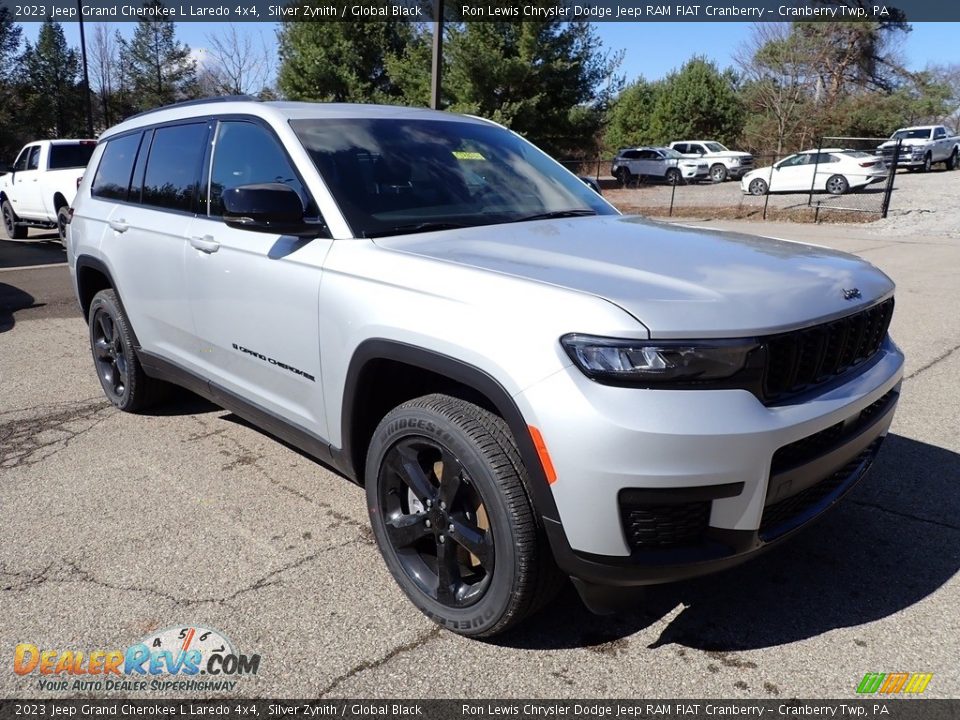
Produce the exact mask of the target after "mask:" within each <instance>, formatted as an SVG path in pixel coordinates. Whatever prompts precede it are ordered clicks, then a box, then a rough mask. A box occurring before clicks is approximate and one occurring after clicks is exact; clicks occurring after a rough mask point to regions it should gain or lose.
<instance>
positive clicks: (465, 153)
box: [453, 150, 486, 160]
mask: <svg viewBox="0 0 960 720" xmlns="http://www.w3.org/2000/svg"><path fill="white" fill-rule="evenodd" d="M453 156H454V157H455V158H456V159H457V160H486V158H485V157H484V156H483V155H481V154H480V153H478V152H474V151H472V150H454V151H453Z"/></svg>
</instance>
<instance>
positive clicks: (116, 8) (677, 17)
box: [0, 0, 960, 22]
mask: <svg viewBox="0 0 960 720" xmlns="http://www.w3.org/2000/svg"><path fill="white" fill-rule="evenodd" d="M440 4H441V3H436V2H435V1H434V0H359V1H356V0H355V1H351V0H303V1H302V2H297V1H292V2H287V1H286V0H235V1H234V2H230V1H229V0H187V1H182V0H162V1H161V3H159V4H157V3H156V2H153V1H152V0H37V1H35V2H27V1H26V0H0V8H6V9H7V10H8V11H9V12H10V16H11V18H12V19H13V20H14V21H15V22H43V21H44V20H45V19H46V18H48V17H50V18H52V19H53V20H55V21H58V22H76V21H77V20H79V19H81V18H82V19H83V20H89V21H93V22H136V21H138V20H141V19H143V18H148V17H163V18H165V19H168V20H173V21H175V22H224V21H229V22H358V21H359V22H363V21H373V22H375V21H383V20H408V21H411V22H431V21H433V20H435V13H436V8H437V7H438V6H439V5H440ZM442 6H443V14H444V17H445V19H446V20H448V21H451V22H490V21H500V22H503V21H506V22H511V21H516V22H521V21H524V20H527V21H530V20H560V21H568V22H571V21H581V20H586V21H590V22H678V21H679V22H792V21H797V20H806V21H817V22H848V21H863V22H873V21H877V20H883V21H893V20H906V21H908V22H944V21H947V22H956V21H960V3H958V2H955V0H896V1H895V4H884V3H883V2H882V1H879V2H878V1H877V0H714V1H712V2H696V3H688V4H683V3H676V2H673V3H656V2H637V1H636V0H444V1H443V3H442Z"/></svg>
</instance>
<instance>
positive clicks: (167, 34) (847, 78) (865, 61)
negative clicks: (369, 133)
mask: <svg viewBox="0 0 960 720" xmlns="http://www.w3.org/2000/svg"><path fill="white" fill-rule="evenodd" d="M306 1H307V2H309V1H310V0H306ZM151 2H152V4H154V5H160V0H151ZM909 31H910V26H909V25H907V24H906V22H904V20H903V18H902V17H896V16H894V17H893V18H892V19H891V20H889V21H884V22H870V23H867V22H857V23H854V22H836V23H832V22H831V23H804V22H797V23H792V24H757V25H755V26H754V29H753V33H752V35H751V37H750V39H749V40H748V41H747V42H746V43H745V44H744V45H743V46H742V47H741V48H740V50H739V52H738V53H737V55H736V63H735V66H734V67H730V68H726V69H723V70H721V69H719V68H718V67H717V66H716V65H715V64H714V63H712V62H710V61H709V60H707V59H706V58H704V57H697V56H695V57H692V58H690V59H689V60H688V61H687V62H686V63H684V64H683V65H682V67H680V68H679V69H677V70H675V71H674V72H671V73H670V74H668V75H667V76H666V77H665V78H663V79H661V80H658V81H654V82H650V81H647V80H645V79H643V78H639V79H637V80H635V81H633V82H632V83H630V84H626V85H625V83H624V81H623V78H622V76H621V75H620V74H619V68H620V64H621V61H622V54H621V53H613V52H610V51H608V50H606V49H605V48H604V47H603V44H602V43H601V41H600V39H599V37H598V35H597V33H596V30H595V27H594V26H593V25H591V24H590V23H587V22H560V21H552V20H544V21H536V22H522V23H518V22H504V23H487V22H484V23H479V22H478V23H449V24H447V26H446V28H445V35H444V55H443V65H444V74H443V85H442V92H441V97H442V99H443V107H444V109H447V110H451V111H454V112H460V113H469V114H474V115H480V116H483V117H487V118H490V119H492V120H495V121H497V122H500V123H502V124H504V125H506V126H508V127H510V128H511V129H513V130H515V131H516V132H518V133H520V134H522V135H524V136H526V137H527V138H529V139H530V140H532V141H533V142H535V143H537V144H538V145H539V146H541V147H542V148H543V149H545V150H546V151H548V152H550V153H552V154H553V155H555V156H557V157H563V158H588V157H596V156H597V155H609V154H611V153H612V152H614V151H615V150H616V149H617V148H621V147H626V146H631V145H640V144H660V143H665V142H667V141H669V140H676V139H684V138H690V139H693V138H702V139H716V140H719V141H720V142H723V143H725V144H728V145H730V146H737V148H738V149H746V150H751V151H753V152H754V153H757V154H768V153H777V154H784V153H786V152H791V151H794V150H797V149H801V148H805V147H810V146H812V145H815V143H816V141H817V138H819V137H820V136H823V135H839V136H871V137H883V136H887V135H888V134H889V133H890V131H891V130H893V129H894V128H895V127H897V126H900V125H905V124H911V123H919V122H940V121H945V122H946V123H947V124H948V125H951V126H955V125H956V123H957V121H958V120H960V116H958V107H960V66H941V67H930V68H927V69H926V70H923V71H920V72H914V71H909V70H907V69H906V67H905V63H904V62H903V61H902V59H901V58H900V55H899V50H898V47H899V43H900V42H901V41H902V38H903V37H904V36H905V34H906V33H908V32H909ZM256 38H257V35H256V34H255V33H240V32H238V31H237V30H236V29H233V28H231V29H228V30H227V31H226V32H224V33H222V34H220V35H212V36H208V37H207V38H206V40H207V42H206V45H207V47H206V48H204V50H203V52H204V53H205V54H206V56H205V57H203V58H202V59H201V60H200V62H198V57H197V53H195V52H191V49H190V48H189V47H188V46H187V45H186V44H184V43H182V42H180V41H179V40H178V39H177V36H176V25H175V24H174V23H173V22H172V21H170V20H168V19H165V18H163V17H162V16H158V17H153V16H151V17H148V18H144V19H142V20H140V21H139V22H138V23H137V24H136V26H135V27H134V29H133V33H132V35H131V36H130V37H124V36H123V35H121V34H120V33H119V32H116V31H114V32H110V31H109V30H108V29H107V26H105V25H102V24H97V25H94V26H93V31H92V33H90V34H89V35H88V64H89V78H90V91H91V98H92V104H93V115H94V129H95V132H99V131H102V130H103V129H105V128H107V127H109V126H111V125H113V124H115V123H117V122H119V121H120V120H122V119H124V118H126V117H129V116H130V115H133V114H135V113H137V112H141V111H144V110H148V109H151V108H155V107H158V106H160V105H165V104H169V103H171V102H176V101H178V100H186V99H193V98H200V97H207V96H215V95H224V94H254V95H257V96H259V97H261V98H264V99H274V98H281V97H282V98H287V99H291V100H310V101H321V102H365V103H369V102H378V103H387V104H403V105H415V106H425V105H427V104H428V103H429V99H430V67H431V39H432V26H431V25H428V24H417V23H408V22H401V21H392V22H391V21H388V22H356V23H347V22H343V23H325V22H287V23H284V24H283V25H281V27H280V30H279V31H278V33H277V38H276V43H275V46H276V50H274V51H271V50H269V49H268V48H267V44H266V42H265V41H264V40H263V38H262V36H259V41H258V40H257V39H256ZM274 52H275V53H276V55H275V56H274V55H273V53H274ZM274 61H276V63H277V71H276V74H275V77H274V72H273V67H274ZM85 135H86V117H85V98H84V86H83V82H82V72H81V67H80V57H79V50H78V49H77V48H72V47H69V46H68V44H67V42H66V39H65V36H64V32H63V28H62V27H61V26H60V25H59V24H58V23H55V22H52V21H50V20H48V21H47V22H45V23H44V24H43V26H42V27H41V28H40V31H39V34H38V36H37V39H36V41H35V42H32V43H31V42H28V41H26V40H25V39H24V37H23V31H22V28H20V27H19V26H18V25H16V24H15V23H14V22H12V19H11V17H10V16H9V12H8V11H7V10H6V9H3V8H0V158H3V159H12V155H13V153H15V152H16V150H17V149H18V148H19V147H20V146H21V145H22V144H23V143H25V142H27V141H30V140H33V139H36V138H38V137H82V136H85Z"/></svg>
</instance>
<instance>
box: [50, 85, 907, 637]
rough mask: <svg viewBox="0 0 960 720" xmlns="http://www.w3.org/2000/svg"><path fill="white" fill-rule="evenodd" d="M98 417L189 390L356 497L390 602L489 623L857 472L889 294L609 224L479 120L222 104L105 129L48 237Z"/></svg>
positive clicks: (797, 509)
mask: <svg viewBox="0 0 960 720" xmlns="http://www.w3.org/2000/svg"><path fill="white" fill-rule="evenodd" d="M68 255H69V263H70V267H71V270H72V275H73V280H74V283H75V286H76V292H77V296H78V298H79V301H80V305H81V307H82V311H83V314H84V316H85V317H86V319H87V322H88V324H89V328H90V345H91V348H92V351H93V360H94V365H95V367H96V371H97V374H98V376H99V378H100V382H101V384H102V385H103V389H104V391H105V393H106V395H107V397H108V398H109V399H110V400H111V401H112V402H113V403H114V404H115V405H116V406H117V407H118V408H120V409H121V410H126V411H134V412H135V411H141V410H144V409H146V408H148V407H149V406H150V405H151V404H152V403H155V402H157V401H159V400H160V399H161V398H162V397H163V395H164V391H165V389H167V388H168V385H167V383H175V384H177V385H182V386H185V387H187V388H189V389H191V390H193V391H194V392H196V393H198V394H200V395H202V396H204V397H206V398H209V399H210V400H212V401H213V402H214V403H217V404H219V405H221V406H223V407H225V408H228V409H229V410H231V411H233V412H235V413H237V414H238V415H240V416H242V417H245V418H247V419H248V420H250V421H251V422H253V423H255V424H257V425H259V426H260V427H262V428H263V429H265V430H266V431H268V432H270V433H271V434H273V435H275V436H277V437H279V438H281V439H283V440H285V441H286V442H288V443H290V444H292V445H294V446H296V447H298V448H301V449H302V450H303V451H305V452H307V453H309V454H311V455H312V456H314V457H316V458H317V459H318V460H319V461H322V462H323V463H325V464H327V465H331V466H333V467H334V468H336V469H337V470H338V471H339V472H341V473H342V474H343V475H344V476H346V477H347V478H349V479H351V480H354V481H357V482H358V483H361V484H363V485H365V487H366V494H367V507H368V508H369V513H370V520H371V523H372V525H373V530H374V534H375V537H376V541H377V543H378V545H379V547H380V550H381V552H382V554H383V557H384V559H385V561H386V564H387V566H388V567H389V569H390V571H391V572H392V574H393V576H394V577H395V578H396V580H397V582H398V584H399V585H400V587H401V588H402V589H403V591H404V592H405V593H406V594H407V595H408V596H409V598H410V599H411V600H412V601H413V602H414V603H415V604H416V605H417V606H418V607H419V608H420V609H421V610H422V611H423V612H424V613H425V614H427V615H428V616H429V617H430V618H432V619H433V620H435V621H436V622H437V623H440V624H441V625H443V626H445V627H447V628H449V629H451V630H454V631H456V632H459V633H462V634H465V635H472V636H487V635H493V634H495V633H497V632H501V631H503V630H505V629H506V628H508V627H510V626H512V625H514V624H515V623H517V622H519V621H520V620H522V619H523V618H524V617H526V616H528V615H529V614H530V613H532V612H534V611H535V610H536V609H537V608H539V607H540V606H542V605H543V604H544V603H545V602H547V601H548V600H549V599H550V598H551V597H552V596H553V594H554V593H555V592H556V591H557V589H558V588H559V587H560V586H561V585H562V583H563V582H564V580H565V578H567V577H571V578H573V580H574V582H575V584H576V586H577V588H578V590H579V592H580V594H581V596H582V597H583V598H584V600H585V602H586V603H587V604H588V606H590V607H591V609H594V610H597V611H607V610H610V609H613V608H615V607H617V605H618V604H619V603H621V602H622V601H624V600H625V599H627V598H630V597H631V595H632V593H631V592H630V591H631V589H636V588H639V587H642V586H644V585H648V584H651V583H661V582H666V581H671V580H676V579H679V578H685V577H689V576H694V575H699V574H702V573H706V572H710V571H714V570H718V569H721V568H725V567H728V566H731V565H734V564H736V563H738V562H740V561H742V560H744V559H746V558H748V557H750V556H752V555H754V554H755V553H757V552H759V551H761V550H763V549H765V548H768V547H770V546H771V545H772V544H774V543H775V542H777V541H780V540H782V539H783V538H785V537H787V536H789V535H791V534H792V533H793V532H794V531H795V530H797V529H798V528H799V527H801V526H803V525H805V524H807V523H808V522H809V521H810V520H812V519H813V518H814V517H816V516H818V515H819V514H820V513H821V512H823V511H824V510H826V509H827V508H828V507H830V506H832V505H833V504H834V503H835V502H836V501H837V500H838V499H839V498H840V497H841V496H842V495H844V494H845V493H846V492H847V491H848V490H850V488H851V487H853V486H854V485H855V484H856V483H857V482H858V481H859V480H860V478H861V477H862V476H863V474H864V473H865V471H866V470H867V468H868V467H869V465H870V464H871V462H872V461H873V459H874V457H875V456H876V453H877V449H878V447H879V445H880V442H881V440H882V439H883V437H884V436H885V435H886V433H887V429H888V427H889V425H890V422H891V419H892V417H893V412H894V408H895V406H896V403H897V399H898V393H899V389H900V380H901V374H902V367H903V356H902V354H901V352H900V350H899V349H898V348H897V346H896V345H894V343H893V342H892V341H891V339H890V337H889V336H888V334H887V326H888V324H889V322H890V317H891V314H892V312H893V289H894V288H893V283H892V282H891V281H890V279H889V278H888V277H886V276H885V275H884V274H883V273H881V272H880V271H879V270H877V269H876V268H874V267H873V266H871V265H869V264H868V263H866V262H864V261H863V260H860V259H858V258H856V257H853V256H850V255H845V254H843V253H839V252H834V251H832V250H827V249H824V248H819V247H810V246H806V245H799V244H794V243H789V242H779V241H775V240H767V239H760V238H755V237H748V236H744V235H735V234H722V235H718V234H716V233H711V232H701V231H697V230H690V229H681V228H676V227H670V226H667V225H662V224H658V223H653V222H649V221H647V220H643V219H641V218H636V217H624V216H621V215H620V214H619V213H618V212H617V211H616V210H615V209H614V208H613V207H612V206H610V205H609V204H608V203H607V202H606V201H605V200H604V199H603V198H602V197H601V196H600V195H598V194H597V193H595V192H594V191H592V190H591V189H590V188H589V187H587V186H586V185H584V184H583V183H582V182H581V181H580V180H579V179H578V178H577V177H576V176H574V175H572V174H571V173H569V172H567V171H566V170H564V169H563V168H562V167H561V166H560V165H559V164H557V163H556V162H554V161H553V160H551V159H550V158H549V157H547V156H546V155H545V154H543V153H542V152H540V151H539V150H537V149H536V148H535V147H533V146H532V145H530V144H529V143H527V142H526V141H524V140H523V139H522V138H520V137H519V136H517V135H516V134H514V133H512V132H510V131H509V130H506V129H504V128H503V127H501V126H499V125H496V124H495V123H492V122H488V121H486V120H481V119H476V118H470V117H462V116H457V115H450V114H445V113H439V112H433V111H428V110H419V109H407V108H398V107H376V106H370V105H363V106H361V105H355V106H351V105H315V104H304V103H285V102H281V103H259V102H254V101H244V100H236V99H225V100H222V101H219V102H215V101H207V102H202V103H191V104H185V105H180V106H172V107H169V108H164V109H160V110H157V111H153V112H150V113H147V114H145V115H140V116H138V117H135V118H133V119H130V120H127V121H126V122H124V123H122V124H121V125H118V126H117V127H114V128H112V129H110V130H109V131H107V132H106V133H104V134H103V136H102V137H101V139H100V142H99V144H98V146H97V149H96V151H95V153H94V155H93V158H92V160H91V164H90V167H89V169H88V171H87V172H86V173H85V174H84V179H83V183H82V184H81V186H80V188H79V191H78V193H77V199H76V203H75V211H74V214H73V219H72V222H71V224H70V226H69V231H68Z"/></svg>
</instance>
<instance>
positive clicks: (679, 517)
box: [620, 501, 710, 551]
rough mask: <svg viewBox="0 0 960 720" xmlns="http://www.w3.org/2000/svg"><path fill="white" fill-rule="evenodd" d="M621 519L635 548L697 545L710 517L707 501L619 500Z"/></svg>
mask: <svg viewBox="0 0 960 720" xmlns="http://www.w3.org/2000/svg"><path fill="white" fill-rule="evenodd" d="M620 519H621V521H622V523H623V530H624V532H625V533H626V536H627V543H628V544H629V546H630V549H631V550H632V551H634V550H666V549H672V548H680V547H690V546H692V545H697V544H698V543H700V541H701V540H702V539H703V534H704V532H705V531H706V529H707V523H708V522H709V520H710V501H702V502H701V501H698V502H687V503H675V504H669V505H654V504H643V505H641V504H632V503H625V502H622V501H621V504H620Z"/></svg>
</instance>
